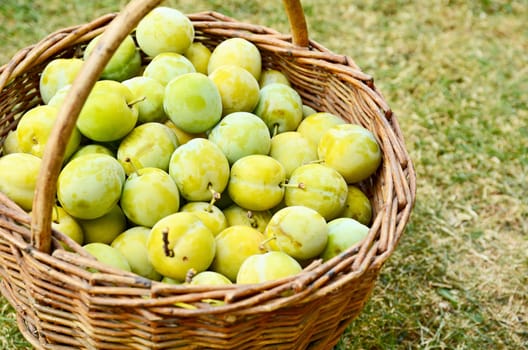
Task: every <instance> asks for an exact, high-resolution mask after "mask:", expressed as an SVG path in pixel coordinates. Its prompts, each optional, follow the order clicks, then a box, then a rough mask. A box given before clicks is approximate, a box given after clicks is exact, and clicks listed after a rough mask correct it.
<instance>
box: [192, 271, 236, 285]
mask: <svg viewBox="0 0 528 350" xmlns="http://www.w3.org/2000/svg"><path fill="white" fill-rule="evenodd" d="M189 284H191V285H200V286H203V285H206V286H221V285H226V284H233V282H231V281H230V280H229V278H227V277H226V276H224V275H222V274H221V273H218V272H214V271H202V272H199V273H197V274H196V275H194V276H193V277H192V278H191V282H189Z"/></svg>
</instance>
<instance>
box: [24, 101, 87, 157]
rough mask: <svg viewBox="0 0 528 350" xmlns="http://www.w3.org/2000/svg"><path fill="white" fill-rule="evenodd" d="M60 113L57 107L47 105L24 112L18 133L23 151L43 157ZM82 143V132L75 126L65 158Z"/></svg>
mask: <svg viewBox="0 0 528 350" xmlns="http://www.w3.org/2000/svg"><path fill="white" fill-rule="evenodd" d="M58 113H59V111H58V109H57V108H55V107H52V106H47V105H40V106H36V107H33V108H31V109H30V110H28V111H27V112H26V113H24V115H23V116H22V118H20V121H19V122H18V126H17V133H16V134H17V141H18V146H19V148H20V150H21V151H22V152H24V153H31V154H33V155H35V156H37V157H39V158H42V155H43V154H44V149H45V147H46V144H47V143H48V139H49V136H50V134H51V130H52V129H53V125H54V123H55V120H57V116H58ZM80 143H81V133H80V132H79V130H77V129H76V128H74V129H73V132H72V134H71V136H70V140H69V141H68V144H67V145H66V151H65V153H64V158H65V159H67V158H68V157H69V156H71V155H72V153H73V152H75V151H76V150H77V148H78V147H79V144H80Z"/></svg>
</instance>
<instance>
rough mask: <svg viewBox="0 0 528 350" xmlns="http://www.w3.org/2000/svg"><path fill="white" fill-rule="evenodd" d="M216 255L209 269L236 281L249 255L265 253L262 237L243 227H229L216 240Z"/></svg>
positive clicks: (249, 228) (251, 229) (257, 232)
mask: <svg viewBox="0 0 528 350" xmlns="http://www.w3.org/2000/svg"><path fill="white" fill-rule="evenodd" d="M215 240H216V253H215V258H214V260H213V263H212V264H211V267H210V269H211V270H213V271H216V272H219V273H221V274H222V275H224V276H226V277H227V278H229V279H230V280H231V281H236V277H237V274H238V270H239V269H240V265H242V263H243V262H244V260H246V258H248V257H249V256H251V255H254V254H260V253H265V252H266V251H267V250H266V248H265V247H264V246H263V244H262V243H263V242H264V235H263V234H262V233H261V232H259V231H257V230H255V229H254V228H252V227H249V226H245V225H235V226H229V227H228V228H226V229H225V230H223V231H222V232H220V233H219V234H218V235H217V236H216V238H215Z"/></svg>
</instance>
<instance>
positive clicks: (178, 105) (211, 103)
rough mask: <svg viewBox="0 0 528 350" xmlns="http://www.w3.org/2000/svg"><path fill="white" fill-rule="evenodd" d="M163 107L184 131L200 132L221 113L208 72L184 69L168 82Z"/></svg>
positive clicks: (208, 127) (211, 124)
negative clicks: (191, 71)
mask: <svg viewBox="0 0 528 350" xmlns="http://www.w3.org/2000/svg"><path fill="white" fill-rule="evenodd" d="M163 108H164V110H165V113H166V114H167V116H168V117H169V118H170V120H172V122H173V123H174V124H175V125H176V126H177V127H179V128H181V129H182V130H183V131H186V132H189V133H194V134H195V133H201V132H205V131H207V130H209V129H211V128H212V127H213V126H215V125H216V123H218V121H219V120H220V118H221V117H222V97H221V96H220V92H219V91H218V88H217V87H216V85H215V84H214V83H213V81H212V80H211V79H210V78H209V77H208V76H206V75H204V74H202V73H187V74H183V75H180V76H178V77H176V78H174V79H172V80H171V81H170V82H169V83H168V84H167V86H166V88H165V97H164V99H163Z"/></svg>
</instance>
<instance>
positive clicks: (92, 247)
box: [83, 243, 132, 272]
mask: <svg viewBox="0 0 528 350" xmlns="http://www.w3.org/2000/svg"><path fill="white" fill-rule="evenodd" d="M83 248H84V250H86V251H87V252H88V253H89V254H90V255H92V256H93V257H94V258H95V259H97V261H99V262H100V263H103V264H106V265H108V266H111V267H113V268H116V269H119V270H123V271H128V272H131V271H132V270H131V269H130V265H129V264H128V262H127V259H126V257H125V256H124V255H123V254H122V253H121V252H120V251H119V250H117V249H116V248H114V247H112V246H110V245H108V244H105V243H88V244H85V245H84V246H83Z"/></svg>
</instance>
